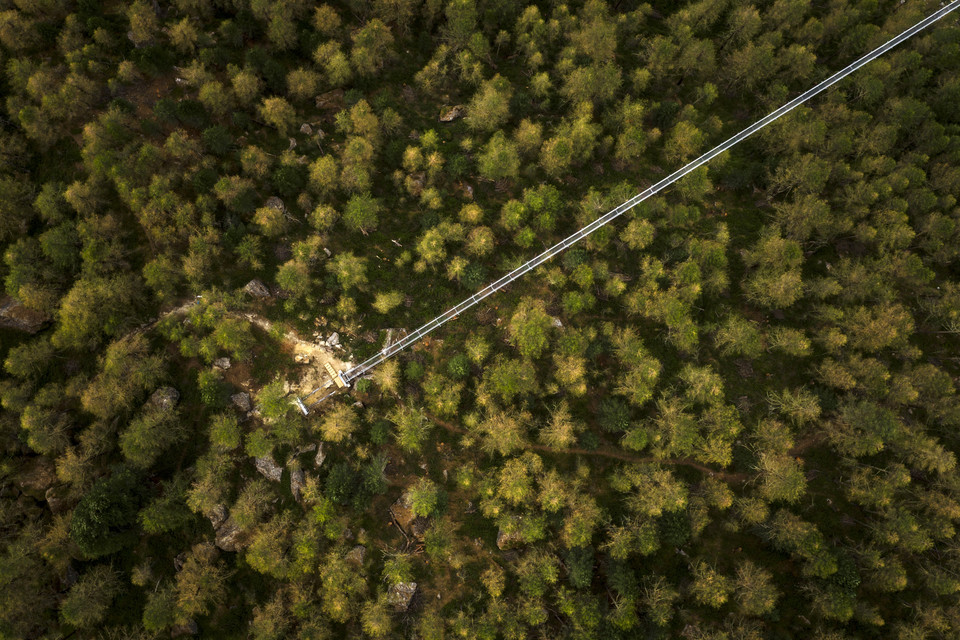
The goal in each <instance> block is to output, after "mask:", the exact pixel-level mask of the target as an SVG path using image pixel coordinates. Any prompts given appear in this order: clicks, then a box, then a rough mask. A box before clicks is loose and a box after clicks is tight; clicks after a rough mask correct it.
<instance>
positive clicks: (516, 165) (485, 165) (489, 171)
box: [477, 131, 520, 180]
mask: <svg viewBox="0 0 960 640" xmlns="http://www.w3.org/2000/svg"><path fill="white" fill-rule="evenodd" d="M477 166H478V168H479V170H480V175H481V176H483V177H484V178H486V179H487V180H501V179H504V178H516V177H517V175H518V174H519V170H520V156H519V154H518V153H517V145H516V144H514V143H513V142H512V141H511V140H509V139H508V138H507V137H506V136H505V135H504V134H503V132H502V131H497V132H496V133H495V134H493V136H492V137H491V138H490V140H489V141H488V142H487V144H486V146H485V147H484V148H483V153H481V154H480V158H479V160H478V165H477Z"/></svg>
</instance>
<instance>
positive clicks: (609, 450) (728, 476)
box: [424, 411, 751, 484]
mask: <svg viewBox="0 0 960 640" xmlns="http://www.w3.org/2000/svg"><path fill="white" fill-rule="evenodd" d="M424 415H426V416H427V418H429V419H430V421H431V422H433V423H434V424H436V425H437V426H440V427H443V428H444V429H446V430H447V431H450V432H451V433H457V434H460V435H467V433H468V432H467V430H466V429H463V428H461V427H458V426H456V425H455V424H451V423H449V422H447V421H445V420H441V419H440V418H438V417H436V416H434V415H432V414H430V413H428V412H426V411H424ZM524 448H525V449H528V450H534V451H543V452H545V453H553V454H575V455H583V456H599V457H602V458H611V459H614V460H622V461H624V462H633V463H636V464H651V463H653V464H666V465H673V466H684V467H690V468H691V469H696V470H697V471H700V472H701V473H705V474H707V475H709V476H712V477H714V478H719V479H720V480H723V481H724V482H730V483H740V484H742V483H744V482H747V481H748V480H750V479H751V475H750V474H748V473H733V472H729V471H717V470H716V469H711V468H710V467H708V466H706V465H705V464H702V463H699V462H697V461H695V460H689V459H686V458H656V457H654V456H635V455H631V454H629V453H625V452H623V451H620V450H617V449H614V448H613V447H610V446H609V445H604V446H601V447H598V448H597V449H593V450H590V449H579V448H570V449H555V448H553V447H548V446H546V445H543V444H536V443H528V444H526V445H525V447H524Z"/></svg>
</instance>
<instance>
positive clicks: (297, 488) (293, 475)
mask: <svg viewBox="0 0 960 640" xmlns="http://www.w3.org/2000/svg"><path fill="white" fill-rule="evenodd" d="M306 483H307V476H306V474H305V473H304V472H303V469H291V470H290V493H292V494H293V499H294V500H296V501H297V502H303V495H302V492H303V486H304V485H305V484H306Z"/></svg>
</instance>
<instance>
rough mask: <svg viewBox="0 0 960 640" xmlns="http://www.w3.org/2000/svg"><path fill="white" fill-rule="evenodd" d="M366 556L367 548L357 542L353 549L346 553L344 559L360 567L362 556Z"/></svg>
mask: <svg viewBox="0 0 960 640" xmlns="http://www.w3.org/2000/svg"><path fill="white" fill-rule="evenodd" d="M366 556H367V548H366V547H365V546H363V545H362V544H358V545H356V546H355V547H354V548H353V549H351V550H350V552H349V553H347V555H346V561H347V562H350V563H352V564H355V565H357V566H358V567H360V566H363V560H364V558H366Z"/></svg>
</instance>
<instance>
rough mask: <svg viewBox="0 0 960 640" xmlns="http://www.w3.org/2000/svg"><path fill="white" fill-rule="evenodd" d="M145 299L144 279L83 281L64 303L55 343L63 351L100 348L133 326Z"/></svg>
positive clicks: (119, 277)
mask: <svg viewBox="0 0 960 640" xmlns="http://www.w3.org/2000/svg"><path fill="white" fill-rule="evenodd" d="M142 297H143V287H142V284H141V281H140V278H138V277H137V276H135V275H132V274H121V275H116V276H113V277H85V278H81V279H79V280H77V281H76V283H75V284H74V285H73V288H71V289H70V291H69V292H68V293H67V295H66V296H64V298H63V300H62V301H61V303H60V311H59V313H58V320H59V322H58V325H57V329H56V331H55V332H54V334H53V336H52V337H51V342H52V343H53V345H54V346H55V347H57V348H60V349H82V348H84V347H91V346H95V345H99V344H100V343H101V342H102V341H103V339H104V338H105V337H108V336H113V335H116V334H117V333H120V332H121V331H122V330H123V329H124V328H125V327H126V326H127V325H129V324H130V322H131V320H132V318H134V317H135V313H136V311H135V310H136V309H137V307H138V306H139V304H140V302H141V300H142Z"/></svg>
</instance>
